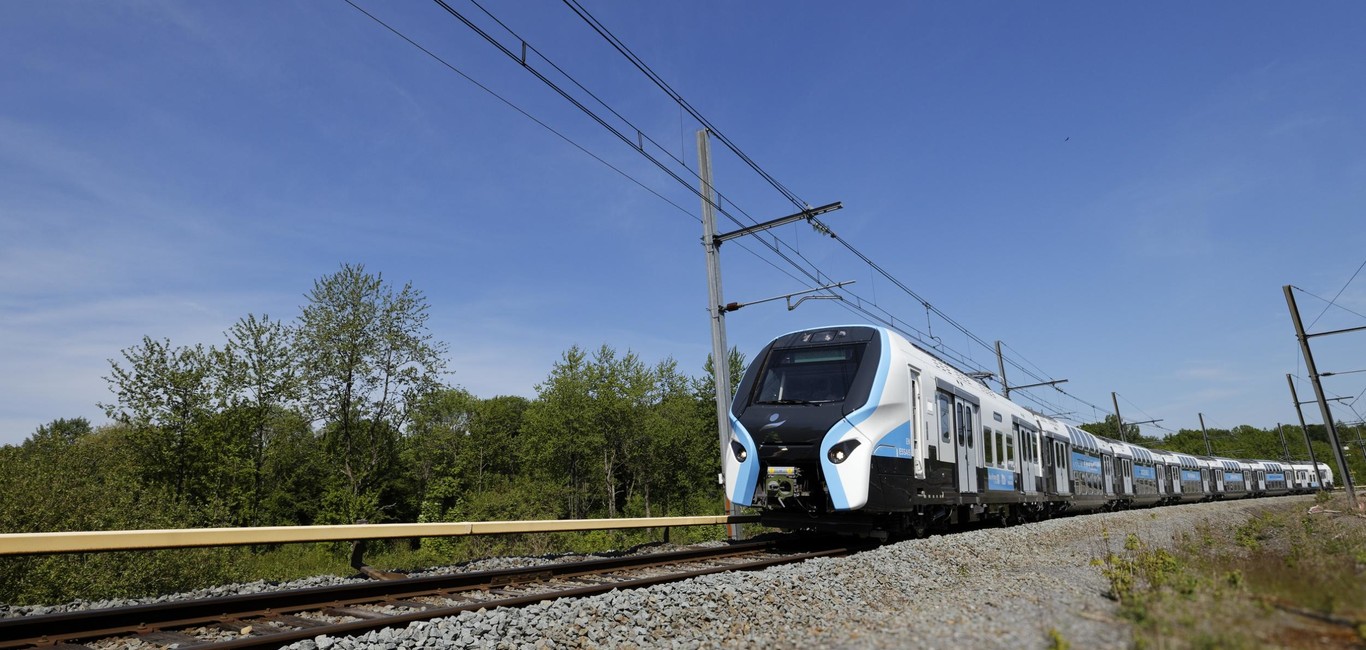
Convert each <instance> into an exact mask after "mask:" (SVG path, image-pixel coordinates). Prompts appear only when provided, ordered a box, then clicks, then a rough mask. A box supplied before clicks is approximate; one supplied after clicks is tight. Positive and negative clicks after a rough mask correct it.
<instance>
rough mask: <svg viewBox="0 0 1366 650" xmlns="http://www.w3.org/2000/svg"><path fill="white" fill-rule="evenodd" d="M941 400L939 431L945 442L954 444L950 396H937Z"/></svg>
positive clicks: (942, 394) (940, 394) (941, 394)
mask: <svg viewBox="0 0 1366 650" xmlns="http://www.w3.org/2000/svg"><path fill="white" fill-rule="evenodd" d="M937 397H938V398H939V404H938V406H939V431H940V435H941V436H942V437H943V442H953V433H952V431H953V412H952V411H951V410H950V409H951V408H952V407H951V406H950V405H949V396H948V395H945V394H944V393H939V394H938V395H937Z"/></svg>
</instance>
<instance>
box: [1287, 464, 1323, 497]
mask: <svg viewBox="0 0 1366 650" xmlns="http://www.w3.org/2000/svg"><path fill="white" fill-rule="evenodd" d="M1290 469H1291V473H1292V474H1293V476H1294V477H1295V493H1296V494H1311V493H1314V492H1317V491H1319V490H1321V489H1323V484H1322V482H1321V481H1320V480H1319V475H1318V474H1317V473H1316V472H1315V471H1314V466H1313V465H1312V464H1310V463H1306V462H1295V463H1290Z"/></svg>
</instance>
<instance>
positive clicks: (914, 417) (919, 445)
mask: <svg viewBox="0 0 1366 650" xmlns="http://www.w3.org/2000/svg"><path fill="white" fill-rule="evenodd" d="M906 371H907V372H908V373H910V378H911V382H910V388H909V390H910V394H909V395H907V396H906V397H907V399H909V401H910V414H909V415H910V418H911V456H912V457H913V458H914V459H915V477H916V478H918V479H923V478H925V427H922V426H920V425H921V422H920V373H919V372H917V371H916V369H915V368H912V367H910V366H907V367H906Z"/></svg>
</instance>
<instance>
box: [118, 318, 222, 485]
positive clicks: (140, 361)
mask: <svg viewBox="0 0 1366 650" xmlns="http://www.w3.org/2000/svg"><path fill="white" fill-rule="evenodd" d="M215 354H216V353H215V352H214V350H213V349H212V348H208V349H206V348H204V346H203V345H198V344H197V345H194V346H193V347H172V346H171V341H170V340H169V339H163V340H161V341H157V340H154V339H152V338H151V337H148V336H144V337H143V338H142V345H140V346H135V347H131V348H127V349H125V350H123V358H124V361H125V362H127V364H128V367H126V368H125V367H124V366H123V365H121V364H119V363H118V362H116V361H114V360H113V359H110V360H109V365H110V375H109V376H108V377H105V381H106V382H108V383H109V384H110V390H112V391H114V394H115V396H116V398H117V402H116V403H115V404H101V405H100V406H101V407H102V408H103V409H104V411H105V414H106V415H107V416H108V417H109V418H110V419H112V420H114V421H115V422H118V423H120V424H125V425H127V426H128V427H129V428H130V429H131V430H132V431H133V432H134V435H133V436H132V442H133V445H134V447H135V448H136V449H137V450H138V452H139V454H140V455H141V456H142V457H143V458H145V459H146V463H145V464H144V465H143V466H144V468H145V469H146V472H147V475H148V477H149V478H150V479H152V480H154V481H157V482H160V483H163V484H165V485H168V486H170V487H171V489H172V494H173V495H174V498H175V499H176V500H177V501H189V502H192V503H196V504H199V505H204V504H206V503H207V502H208V501H210V500H213V499H214V498H215V495H216V492H217V491H216V490H214V489H213V487H214V479H215V478H216V476H217V474H218V469H219V468H220V467H221V465H215V464H214V463H212V462H210V461H211V459H212V458H213V457H214V456H216V455H217V454H219V453H221V451H222V449H223V448H224V446H225V445H222V444H220V443H221V441H216V440H214V439H212V436H210V435H208V434H209V433H210V432H209V431H207V427H206V425H207V423H208V421H209V419H210V417H211V416H212V414H213V413H214V412H215V408H216V406H217V402H218V401H219V399H220V398H221V392H220V386H219V385H218V383H217V381H216V378H217V375H216V374H215V372H214V366H213V357H214V355H215Z"/></svg>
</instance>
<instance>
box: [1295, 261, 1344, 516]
mask: <svg viewBox="0 0 1366 650" xmlns="http://www.w3.org/2000/svg"><path fill="white" fill-rule="evenodd" d="M1293 288H1294V287H1291V286H1290V285H1288V284H1287V285H1285V286H1284V287H1282V290H1283V291H1284V292H1285V304H1286V305H1287V306H1288V307H1289V308H1290V320H1291V321H1292V322H1294V324H1295V338H1298V339H1299V341H1300V351H1301V352H1303V353H1304V367H1305V368H1306V369H1307V370H1309V383H1310V384H1312V385H1313V386H1314V394H1315V396H1316V397H1317V398H1318V401H1319V411H1321V412H1322V413H1323V426H1324V428H1325V429H1327V430H1328V444H1329V445H1331V446H1332V447H1333V458H1335V459H1336V460H1337V462H1338V471H1340V472H1341V473H1342V486H1343V487H1344V488H1346V489H1347V504H1348V505H1349V506H1351V508H1352V512H1360V507H1359V506H1358V504H1357V491H1356V486H1354V485H1353V484H1352V474H1351V472H1350V471H1349V470H1348V469H1347V458H1346V457H1345V456H1343V454H1342V441H1341V440H1339V439H1338V427H1337V425H1336V424H1335V423H1334V422H1333V412H1332V411H1331V410H1329V408H1328V399H1327V397H1326V396H1325V395H1324V394H1323V384H1322V383H1321V382H1320V381H1319V369H1318V366H1316V365H1314V351H1313V350H1311V349H1309V336H1308V335H1307V334H1305V332H1304V323H1303V322H1302V321H1301V320H1300V308H1299V307H1298V306H1296V305H1295V292H1294V291H1292V289H1293Z"/></svg>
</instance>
